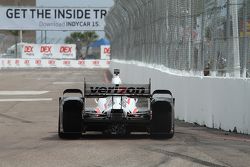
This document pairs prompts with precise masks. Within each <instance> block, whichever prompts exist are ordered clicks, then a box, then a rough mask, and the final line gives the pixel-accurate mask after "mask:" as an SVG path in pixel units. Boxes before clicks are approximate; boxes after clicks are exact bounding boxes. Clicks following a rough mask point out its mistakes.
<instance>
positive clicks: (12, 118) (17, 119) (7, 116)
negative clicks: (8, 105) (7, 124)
mask: <svg viewBox="0 0 250 167" xmlns="http://www.w3.org/2000/svg"><path fill="white" fill-rule="evenodd" d="M0 116H1V117H4V118H8V119H11V120H15V121H19V122H22V123H32V121H28V120H25V119H21V118H17V117H13V116H9V115H6V114H2V113H0Z"/></svg>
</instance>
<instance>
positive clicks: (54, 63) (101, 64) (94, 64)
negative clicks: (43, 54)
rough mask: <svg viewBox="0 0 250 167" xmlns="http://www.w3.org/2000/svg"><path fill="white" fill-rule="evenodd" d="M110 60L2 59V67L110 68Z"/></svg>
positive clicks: (0, 60) (0, 62) (0, 64)
mask: <svg viewBox="0 0 250 167" xmlns="http://www.w3.org/2000/svg"><path fill="white" fill-rule="evenodd" d="M109 64H110V60H54V59H0V68H50V67H56V68H108V67H109Z"/></svg>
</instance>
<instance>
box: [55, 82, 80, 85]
mask: <svg viewBox="0 0 250 167" xmlns="http://www.w3.org/2000/svg"><path fill="white" fill-rule="evenodd" d="M78 83H83V82H53V84H54V85H71V84H78Z"/></svg>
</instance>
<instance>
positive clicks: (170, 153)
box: [144, 147, 227, 167]
mask: <svg viewBox="0 0 250 167" xmlns="http://www.w3.org/2000/svg"><path fill="white" fill-rule="evenodd" d="M144 149H145V150H148V151H152V152H157V153H161V154H164V155H166V156H169V157H175V158H176V157H177V158H181V159H184V160H187V161H191V162H194V163H197V164H200V165H204V166H208V167H227V166H223V165H219V164H215V163H212V162H208V161H204V160H201V159H198V158H194V157H191V156H188V155H183V154H179V153H176V152H171V151H166V150H162V149H157V148H149V147H147V148H144Z"/></svg>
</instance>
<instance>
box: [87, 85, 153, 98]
mask: <svg viewBox="0 0 250 167" xmlns="http://www.w3.org/2000/svg"><path fill="white" fill-rule="evenodd" d="M85 86H86V88H85V93H86V95H89V96H94V95H115V94H120V95H124V94H128V95H129V94H130V95H134V94H138V95H149V94H150V88H149V85H146V84H145V85H142V84H141V85H132V84H127V85H114V84H106V85H99V84H96V85H94V84H86V85H85Z"/></svg>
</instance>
